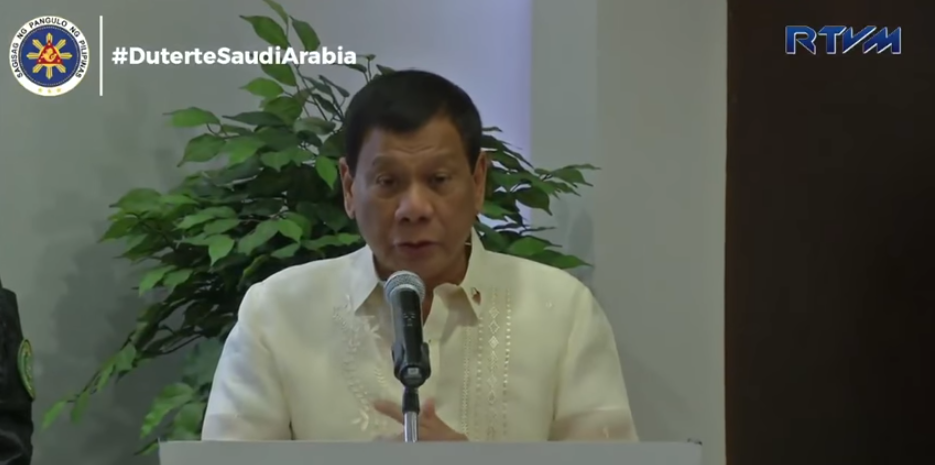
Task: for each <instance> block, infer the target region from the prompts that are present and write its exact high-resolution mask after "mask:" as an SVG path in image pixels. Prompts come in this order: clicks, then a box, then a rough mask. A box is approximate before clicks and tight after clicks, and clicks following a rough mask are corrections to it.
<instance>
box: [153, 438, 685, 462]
mask: <svg viewBox="0 0 935 465" xmlns="http://www.w3.org/2000/svg"><path fill="white" fill-rule="evenodd" d="M701 447H702V446H701V445H698V444H695V443H690V442H677V443H669V442H656V443H653V442H646V443H635V444H625V443H609V442H591V443H584V442H550V443H514V444H508V443H462V442H459V443H439V442H420V443H415V444H411V443H410V444H407V443H386V442H365V443H361V442H301V441H283V442H197V441H180V442H164V443H162V444H160V446H159V463H160V465H311V464H314V465H339V464H342V465H343V464H361V465H375V464H379V465H415V464H418V465H441V464H444V465H477V463H490V464H496V465H501V464H502V465H524V464H542V465H571V464H587V465H701Z"/></svg>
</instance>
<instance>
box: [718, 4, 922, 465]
mask: <svg viewBox="0 0 935 465" xmlns="http://www.w3.org/2000/svg"><path fill="white" fill-rule="evenodd" d="M728 9H729V11H730V17H729V21H728V22H729V39H728V41H729V47H728V48H729V53H728V61H729V72H728V74H729V79H728V80H729V92H728V94H729V99H730V100H729V121H728V128H729V129H728V153H727V257H726V261H727V262H726V266H727V277H726V282H727V289H726V293H727V294H726V298H727V299H726V310H725V311H726V334H727V336H726V341H725V344H726V370H727V379H726V384H727V456H728V463H729V464H730V465H812V464H814V465H838V464H840V465H862V464H894V465H896V464H903V463H906V464H908V463H920V462H927V461H931V460H932V453H933V452H932V451H933V449H935V428H933V426H935V425H933V422H935V419H933V416H932V415H931V414H930V412H932V410H933V409H932V405H933V403H935V383H933V378H935V376H933V375H935V350H933V349H935V340H933V338H932V336H933V333H935V331H933V329H935V39H933V37H935V36H933V33H932V25H933V24H935V1H932V0H915V1H913V0H889V1H855V0H809V1H804V0H789V1H783V2H770V1H762V0H729V1H728ZM796 24H803V25H808V26H812V27H814V28H816V29H817V28H819V27H821V26H824V25H844V26H854V27H863V26H866V25H876V26H881V27H882V26H887V27H890V28H893V27H902V43H903V50H902V55H899V56H895V55H890V54H881V55H875V54H872V55H863V54H860V53H859V52H851V53H848V54H846V55H837V56H828V55H823V54H821V53H819V54H818V55H815V56H812V55H809V54H801V53H800V54H797V55H794V56H790V55H786V54H785V53H784V40H783V39H784V37H783V36H784V29H785V26H787V25H796ZM821 43H822V42H819V44H821ZM923 446H928V450H927V451H924V450H923Z"/></svg>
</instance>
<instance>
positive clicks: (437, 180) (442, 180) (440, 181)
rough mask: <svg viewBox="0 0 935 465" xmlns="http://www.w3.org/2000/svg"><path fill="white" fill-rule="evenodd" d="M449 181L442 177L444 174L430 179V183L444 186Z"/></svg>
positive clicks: (447, 178)
mask: <svg viewBox="0 0 935 465" xmlns="http://www.w3.org/2000/svg"><path fill="white" fill-rule="evenodd" d="M450 180H451V177H450V176H447V175H444V174H439V175H436V176H434V177H433V178H432V182H433V183H435V184H444V183H446V182H448V181H450Z"/></svg>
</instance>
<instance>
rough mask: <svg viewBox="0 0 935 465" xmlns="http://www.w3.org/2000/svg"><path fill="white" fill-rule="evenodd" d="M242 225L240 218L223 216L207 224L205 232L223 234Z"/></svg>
mask: <svg viewBox="0 0 935 465" xmlns="http://www.w3.org/2000/svg"><path fill="white" fill-rule="evenodd" d="M239 225H240V220H239V219H237V218H223V219H220V220H215V221H212V222H210V223H208V224H206V225H205V227H204V232H205V234H210V235H214V234H223V233H226V232H227V231H230V230H231V229H234V228H236V227H237V226H239Z"/></svg>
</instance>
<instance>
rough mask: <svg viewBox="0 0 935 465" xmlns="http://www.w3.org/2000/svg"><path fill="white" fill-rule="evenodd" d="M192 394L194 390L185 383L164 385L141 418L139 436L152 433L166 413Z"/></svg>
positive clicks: (184, 402)
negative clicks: (141, 423) (147, 411)
mask: <svg viewBox="0 0 935 465" xmlns="http://www.w3.org/2000/svg"><path fill="white" fill-rule="evenodd" d="M194 395H195V390H194V389H192V387H191V386H189V385H187V384H183V383H175V384H170V385H169V386H166V388H165V389H163V390H162V392H160V393H159V395H158V396H157V397H156V400H155V401H154V402H153V405H152V407H151V408H150V409H149V413H147V414H146V417H145V418H144V419H143V427H142V428H141V429H140V437H141V438H145V437H148V436H150V435H151V434H153V432H154V431H155V430H156V428H157V427H158V426H159V425H160V424H162V421H163V419H165V417H166V415H168V414H169V413H170V412H172V411H173V410H176V409H177V408H179V407H181V406H183V405H185V404H186V403H188V402H189V401H190V400H191V399H192V398H193V397H194Z"/></svg>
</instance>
